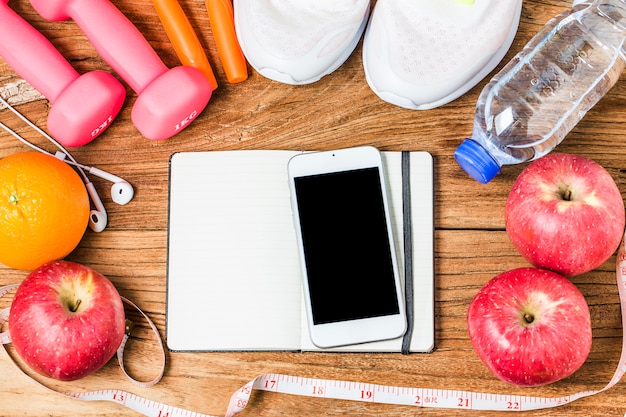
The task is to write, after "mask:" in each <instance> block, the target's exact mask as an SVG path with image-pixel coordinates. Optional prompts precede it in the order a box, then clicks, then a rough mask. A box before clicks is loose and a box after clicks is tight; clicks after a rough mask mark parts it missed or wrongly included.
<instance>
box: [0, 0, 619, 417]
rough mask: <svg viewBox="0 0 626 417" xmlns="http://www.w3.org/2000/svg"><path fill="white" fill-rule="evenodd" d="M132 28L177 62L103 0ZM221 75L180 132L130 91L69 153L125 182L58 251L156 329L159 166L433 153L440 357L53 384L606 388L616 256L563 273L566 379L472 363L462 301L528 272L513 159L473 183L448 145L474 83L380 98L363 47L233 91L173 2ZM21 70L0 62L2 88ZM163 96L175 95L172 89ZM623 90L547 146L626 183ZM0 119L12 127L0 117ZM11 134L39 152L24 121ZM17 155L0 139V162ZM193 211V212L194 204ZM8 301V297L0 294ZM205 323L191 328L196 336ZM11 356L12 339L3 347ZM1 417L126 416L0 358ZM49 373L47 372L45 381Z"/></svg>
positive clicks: (141, 352) (72, 55)
mask: <svg viewBox="0 0 626 417" xmlns="http://www.w3.org/2000/svg"><path fill="white" fill-rule="evenodd" d="M113 3H114V4H115V5H116V6H117V7H118V8H119V9H120V10H121V11H122V12H123V13H125V14H126V16H127V17H128V18H129V19H130V20H131V21H132V22H133V23H134V24H135V25H136V26H137V27H138V28H139V30H140V31H141V32H142V33H143V34H144V36H145V37H146V38H147V39H148V41H149V42H150V44H151V45H152V46H153V48H154V49H155V50H156V51H157V53H158V54H159V56H160V57H161V58H162V59H163V61H164V62H165V64H166V65H167V66H168V67H173V66H176V65H179V61H178V60H177V57H176V55H175V53H174V51H173V48H172V46H171V43H170V42H169V41H168V39H167V37H166V35H165V33H164V31H163V29H162V26H161V23H160V21H159V19H158V17H157V15H156V13H155V11H154V8H153V6H152V3H151V2H149V1H141V2H139V1H124V0H114V1H113ZM180 3H181V5H182V7H183V9H184V10H185V12H186V13H187V15H188V17H189V19H190V21H191V23H192V25H193V27H194V28H195V29H196V31H197V33H198V35H199V37H200V39H201V42H202V43H203V45H204V46H205V50H206V51H207V55H208V56H209V59H210V61H211V63H212V65H213V68H214V71H215V73H216V76H217V78H218V82H219V88H218V89H217V90H216V91H215V92H214V95H213V97H212V99H211V101H210V103H209V106H208V107H207V108H206V110H205V111H204V112H203V113H202V114H201V115H200V116H199V117H198V118H197V120H195V121H194V122H193V124H192V125H191V126H190V127H189V128H188V129H186V130H185V131H183V132H182V133H180V134H179V135H177V136H175V137H173V138H171V139H168V140H165V141H157V142H155V141H150V140H148V139H145V138H144V137H142V136H141V135H140V134H139V133H138V131H137V130H136V128H135V127H134V126H133V124H132V123H131V121H130V112H131V108H132V104H133V103H134V100H135V99H136V94H135V93H133V92H132V91H131V90H130V89H129V91H128V98H127V101H126V103H125V106H124V108H123V110H122V112H121V114H120V115H119V116H118V117H117V119H116V120H115V122H114V123H113V125H112V126H111V127H110V128H109V129H108V130H107V131H106V132H105V133H104V134H103V135H102V136H100V137H99V138H98V139H96V140H95V141H94V142H92V143H90V144H88V145H87V146H84V147H81V148H76V149H73V150H72V153H73V155H74V156H75V157H76V159H78V161H80V162H81V163H83V164H86V165H90V166H96V167H98V168H101V169H104V170H106V171H109V172H111V173H113V174H115V175H118V176H121V177H123V178H125V179H127V180H128V181H129V182H130V183H132V184H133V185H134V187H135V190H136V195H135V198H134V200H133V201H132V202H131V203H130V204H128V205H127V206H119V205H117V204H114V203H113V202H112V201H111V199H110V196H109V195H108V194H109V193H108V191H107V190H108V188H109V186H110V185H109V183H107V182H105V181H101V180H99V179H97V178H95V179H94V180H93V181H94V183H95V184H96V187H97V188H98V190H99V191H100V195H101V196H102V198H103V201H104V205H105V206H106V209H107V210H108V214H109V226H108V228H107V229H106V230H105V231H104V232H102V233H100V234H96V233H93V232H91V231H90V230H88V231H87V232H86V234H85V236H84V238H83V240H82V241H81V243H80V245H79V246H78V248H77V249H76V250H75V251H74V252H73V253H72V254H71V255H70V256H68V259H69V260H73V261H76V262H81V263H84V264H86V265H89V266H91V267H93V268H95V269H97V270H99V271H100V272H102V273H103V274H104V275H106V276H107V277H108V278H110V279H111V280H112V281H113V282H114V284H115V285H116V287H117V288H118V289H119V291H120V293H121V294H122V295H123V296H125V297H127V298H129V299H131V300H133V301H135V302H136V303H137V304H138V305H139V306H140V307H141V308H142V309H144V311H146V313H148V314H149V315H150V317H151V318H152V319H153V320H154V321H155V323H156V325H157V326H158V329H159V331H160V332H161V336H164V333H165V295H166V245H167V210H168V160H169V157H170V155H171V154H172V153H174V152H177V151H209V150H235V149H292V150H303V149H307V150H325V149H332V148H340V147H348V146H354V145H374V146H377V147H378V148H380V149H381V150H414V151H428V152H430V153H431V154H432V155H433V156H434V161H435V228H436V230H435V269H436V279H435V280H436V350H435V351H434V352H433V353H430V354H412V355H408V356H403V355H400V354H327V353H285V352H269V353H268V352H264V353H168V355H167V367H166V370H165V376H164V378H163V379H162V381H161V382H160V383H159V384H157V385H156V386H154V387H152V388H138V387H135V386H134V385H132V384H130V383H129V382H127V381H126V380H125V378H124V377H123V375H122V374H121V372H120V370H119V367H118V366H117V364H116V362H115V361H111V362H110V363H109V364H107V365H106V366H105V367H104V368H103V369H102V370H101V371H99V372H97V373H96V374H95V375H93V376H90V377H88V378H86V379H83V380H80V381H77V382H74V383H70V384H68V383H65V384H50V385H51V386H53V387H55V388H56V389H61V390H65V391H86V390H95V389H109V388H118V389H124V390H127V391H130V392H133V393H135V394H138V395H141V396H144V397H146V398H149V399H151V400H154V401H159V402H164V403H167V404H169V405H171V406H175V407H181V408H185V409H188V410H190V411H194V412H199V413H205V414H214V415H223V413H224V412H225V411H226V407H227V405H228V400H229V398H230V396H231V394H232V393H233V392H234V391H236V390H237V389H238V388H240V387H241V386H242V385H243V384H245V383H247V382H248V381H250V380H251V379H252V378H254V377H255V376H257V375H260V374H264V373H284V374H289V375H295V376H304V377H315V378H328V379H341V380H349V381H361V382H370V383H377V384H385V385H398V386H405V387H428V388H447V389H460V390H472V391H480V392H492V393H501V394H521V395H533V396H551V397H553V396H563V395H568V394H572V393H575V392H578V391H582V390H591V389H599V388H602V387H603V386H604V385H605V384H606V383H607V382H608V381H609V379H610V378H611V376H612V375H613V372H614V371H615V368H616V366H617V362H618V359H619V356H620V352H621V346H622V338H621V320H620V308H619V297H618V293H617V288H616V284H615V272H614V271H615V269H614V265H615V256H614V257H612V258H611V259H610V260H609V261H607V262H606V263H605V264H604V265H602V266H601V267H600V268H598V269H597V270H595V271H593V272H590V273H587V274H584V275H582V276H578V277H576V278H573V281H574V282H575V284H577V286H578V287H579V288H580V290H581V291H582V292H583V293H584V295H585V296H586V298H587V301H588V303H589V306H590V310H591V318H592V325H593V347H592V351H591V354H590V356H589V358H588V360H587V362H586V363H585V364H584V365H583V367H582V368H581V369H580V370H579V371H578V372H577V373H576V374H575V375H574V376H572V377H570V378H568V379H566V380H563V381H560V382H557V383H555V384H552V385H548V386H546V387H542V388H534V389H523V388H516V387H512V386H509V385H507V384H505V383H503V382H500V381H499V380H497V379H496V378H495V377H494V376H492V375H491V373H490V372H489V371H488V370H487V368H486V367H485V366H484V365H483V364H482V363H481V361H480V360H479V359H478V357H477V356H476V354H475V353H474V351H473V350H472V347H471V344H470V342H469V339H468V335H467V329H466V321H465V317H466V312H467V307H468V304H469V302H470V300H471V298H472V297H473V296H474V294H476V292H477V291H478V289H479V288H480V287H481V286H482V285H483V284H484V283H486V282H487V281H488V280H489V279H490V278H491V277H493V276H495V275H496V274H498V273H501V272H503V271H505V270H508V269H512V268H514V267H519V266H525V265H527V263H526V261H525V260H523V259H522V258H521V256H520V255H519V254H518V253H517V252H516V250H515V249H514V247H513V246H512V244H511V243H510V242H509V240H508V237H507V235H506V232H505V230H504V220H503V212H504V203H505V200H506V197H507V194H508V192H509V190H510V188H511V186H512V184H513V181H514V180H515V178H516V176H517V175H518V174H519V173H520V171H521V169H522V168H523V166H514V167H506V168H505V169H504V170H503V172H502V174H501V175H499V176H498V177H497V178H496V179H494V180H493V181H492V182H491V183H490V184H488V185H481V184H479V183H477V182H476V181H474V180H473V179H470V178H469V177H468V176H467V175H466V174H465V173H464V172H462V171H461V169H460V168H459V167H458V165H457V164H456V162H455V161H454V158H453V152H454V150H455V148H456V147H457V146H458V144H459V143H460V142H461V141H462V139H463V138H464V137H466V136H469V135H470V134H471V131H472V122H473V116H474V107H475V103H476V100H477V98H478V95H479V93H480V91H481V89H482V87H483V86H484V84H485V83H486V80H483V82H481V83H480V84H479V85H478V86H476V87H475V88H473V89H472V90H471V91H469V92H468V93H467V94H465V95H464V96H463V97H461V98H459V99H457V100H456V101H454V102H452V103H450V104H448V105H446V106H443V107H441V108H438V109H434V110H429V111H411V110H406V109H402V108H399V107H396V106H393V105H390V104H387V103H385V102H383V101H381V100H380V99H378V98H377V97H376V96H375V95H374V93H372V92H371V90H370V89H369V87H368V86H367V84H366V81H365V77H364V73H363V68H362V59H361V54H360V52H361V45H360V44H359V46H358V47H357V49H356V51H355V53H354V54H353V55H352V56H351V57H350V58H349V59H348V61H347V62H346V63H345V64H344V65H343V66H342V67H341V68H339V69H338V70H337V71H335V72H334V73H333V74H331V75H329V76H326V77H324V78H323V79H322V80H321V81H319V82H317V83H314V84H311V85H306V86H289V85H284V84H280V83H276V82H273V81H270V80H268V79H265V78H263V77H261V76H260V75H258V74H257V73H255V72H254V71H252V70H250V77H249V79H248V80H247V81H245V82H243V83H241V84H229V83H228V82H227V80H226V77H225V75H224V72H223V70H222V67H221V65H220V64H219V60H218V56H217V50H216V47H215V43H214V39H213V34H212V32H211V28H210V26H209V22H208V16H207V11H206V6H205V3H204V1H202V0H181V1H180ZM9 5H10V6H11V7H12V8H13V9H14V10H15V11H17V12H18V13H19V14H20V15H21V16H23V17H24V18H25V19H26V20H27V21H29V22H30V23H32V24H33V25H34V26H35V27H36V28H37V29H39V30H40V31H41V32H42V33H43V34H44V35H46V36H47V37H48V38H49V39H50V40H51V41H52V43H53V44H54V45H55V46H56V47H57V48H58V49H59V50H60V51H61V52H62V54H63V55H64V56H65V57H67V58H68V59H69V61H70V62H71V64H72V65H73V66H74V67H75V68H76V69H77V70H78V71H79V72H80V73H83V72H86V71H88V70H93V69H108V70H110V68H109V67H108V66H107V64H105V63H104V62H103V61H102V60H101V59H100V58H99V56H98V55H97V53H96V52H95V50H94V49H93V47H92V46H91V44H90V43H89V42H88V41H87V39H86V38H85V37H84V35H83V34H82V32H81V31H80V30H79V29H78V27H77V26H76V24H75V23H73V22H71V21H69V22H58V23H52V22H48V21H45V20H43V19H42V18H40V17H39V16H38V15H37V14H36V13H35V12H34V10H33V9H32V7H31V6H30V4H29V3H28V2H26V1H20V2H16V1H11V2H10V3H9ZM569 5H570V1H568V0H567V1H566V0H525V1H524V5H523V11H522V18H521V23H520V28H519V32H518V34H517V37H516V38H515V42H514V44H513V46H512V48H511V50H510V51H509V53H508V55H507V56H506V58H505V60H504V61H503V62H502V63H501V64H500V66H499V67H501V66H502V64H503V63H504V62H506V61H508V60H509V59H510V58H511V57H512V56H513V55H514V54H515V53H517V52H518V51H519V50H520V49H521V48H522V46H523V45H524V44H525V43H526V42H527V41H528V40H529V39H530V38H531V37H532V35H533V34H534V33H536V32H537V31H538V30H539V29H540V28H541V27H542V26H543V25H544V24H545V23H546V22H547V21H548V20H549V19H550V18H551V17H552V16H554V15H556V14H558V13H559V12H561V11H563V10H565V9H566V8H568V7H569ZM18 80H19V77H18V76H17V75H16V74H15V73H14V72H13V71H12V70H11V68H9V67H8V66H7V65H6V64H4V62H0V86H1V85H4V84H6V83H11V82H16V81H18ZM175 93H176V92H175V91H172V94H175ZM625 105H626V83H624V81H623V79H622V80H621V81H620V82H618V84H617V85H616V87H614V88H613V90H611V91H610V92H609V94H608V95H607V96H606V97H605V98H603V99H602V100H601V101H600V103H599V104H598V105H597V106H596V107H595V108H594V109H592V110H591V111H590V112H589V113H588V114H587V115H586V116H585V118H584V119H583V120H582V122H581V123H579V124H578V125H577V126H576V127H575V128H574V129H573V131H572V132H571V133H570V134H569V135H568V136H567V138H566V139H565V141H564V142H563V143H562V144H561V145H560V146H559V147H558V151H560V152H568V153H576V154H579V155H582V156H585V157H589V158H592V159H594V160H596V161H597V162H599V163H600V164H602V165H603V166H604V167H605V168H606V169H607V170H608V171H609V172H610V174H611V175H612V176H613V178H614V179H615V180H616V182H617V184H618V185H619V187H620V188H621V190H622V192H626V170H625V166H626V165H625V162H624V161H625V160H626V145H624V141H625V139H626V138H625V137H624V132H625V131H626V112H625V111H624V109H625ZM49 108H50V103H49V102H48V101H46V100H44V99H41V100H36V101H33V102H30V103H27V104H24V105H20V106H19V110H20V111H21V112H23V113H24V114H25V115H27V116H28V117H30V118H31V119H32V120H34V121H35V122H36V123H38V124H39V125H40V126H42V127H45V123H46V118H47V114H48V111H49ZM0 120H2V121H3V122H7V123H8V122H11V123H13V124H14V125H16V122H15V119H14V118H12V116H11V115H10V114H9V113H8V111H2V112H0ZM19 131H20V132H21V133H22V134H23V135H25V136H27V137H29V138H30V139H31V140H33V141H34V142H36V143H38V144H40V145H42V146H44V147H46V148H47V149H51V148H50V147H49V146H48V145H47V144H46V143H45V142H44V141H43V140H42V139H41V138H39V137H37V136H36V135H35V134H33V133H32V132H31V131H29V130H28V129H22V128H20V129H19ZM26 150H28V149H27V148H26V147H25V146H24V145H22V144H20V143H18V142H17V141H16V140H14V139H13V138H11V137H10V136H9V135H7V134H5V133H2V134H0V157H3V156H6V155H9V154H12V153H15V152H20V151H26ZM198 215H199V216H201V215H202V207H198ZM26 274H27V273H26V272H24V271H15V270H11V269H9V268H6V267H2V268H0V285H3V284H9V283H18V282H20V280H22V279H23V278H24V277H25V276H26ZM0 302H1V305H0V306H7V305H8V303H9V302H10V297H5V299H4V300H1V301H0ZM198 331H202V329H198ZM8 352H9V353H12V352H13V351H12V348H10V347H9V348H8ZM128 355H129V357H128V362H129V368H130V370H131V371H132V372H133V373H134V375H136V376H139V377H145V378H150V377H151V376H153V375H154V374H155V373H157V372H158V370H159V365H158V360H157V358H158V356H156V355H157V351H156V348H155V343H154V341H153V340H152V339H150V334H149V332H148V331H147V330H145V328H143V327H141V328H140V329H139V332H138V337H135V338H133V340H132V341H131V347H130V352H129V354H128ZM0 377H1V380H2V383H1V385H2V389H1V390H0V415H3V416H17V415H20V416H41V415H48V416H70V415H72V416H74V415H76V416H78V415H80V416H103V415H116V416H120V415H125V416H126V415H128V416H133V415H137V413H135V412H133V411H130V410H128V409H126V408H123V407H121V406H119V405H117V404H112V403H103V402H96V403H86V402H81V401H77V400H73V399H66V398H64V397H62V396H60V395H57V394H55V393H51V392H49V391H47V390H46V389H44V388H42V387H40V386H38V385H36V384H35V383H33V382H32V381H31V380H30V379H29V378H27V377H26V376H25V375H24V374H23V372H22V371H21V370H19V369H17V368H16V367H15V366H14V365H13V364H12V363H11V361H10V360H9V357H8V356H7V354H6V353H5V352H0ZM46 382H49V381H46ZM625 387H626V386H625V385H624V383H620V384H618V385H617V386H615V387H614V388H612V389H610V390H609V391H606V392H603V393H601V394H598V395H595V396H592V397H589V398H585V399H581V400H578V401H575V402H573V403H571V404H569V405H566V406H564V407H561V408H557V409H552V410H547V411H545V410H544V411H536V412H528V413H526V414H527V415H534V416H547V415H550V416H561V415H562V416H566V415H567V416H588V415H603V416H620V417H621V416H623V415H624V413H625V412H626V401H625V400H624V398H626V388H625ZM403 414H424V415H446V416H450V415H477V416H478V415H493V414H497V413H489V412H478V411H477V412H473V413H468V412H467V411H460V410H437V409H419V408H411V407H406V406H391V405H377V404H366V403H358V402H349V401H338V400H329V399H319V398H315V399H313V398H304V397H295V396H289V395H279V394H274V393H255V394H253V396H252V399H251V403H250V405H249V406H248V408H247V409H246V410H245V411H244V412H243V413H242V415H243V416H257V415H259V416H282V415H294V416H306V415H386V416H387V415H388V416H396V415H403Z"/></svg>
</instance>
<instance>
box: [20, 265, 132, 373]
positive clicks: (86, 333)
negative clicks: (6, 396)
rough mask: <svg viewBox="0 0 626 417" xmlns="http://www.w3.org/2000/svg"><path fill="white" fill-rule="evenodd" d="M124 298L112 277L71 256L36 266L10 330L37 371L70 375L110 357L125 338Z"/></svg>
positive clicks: (94, 367) (97, 366)
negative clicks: (106, 276)
mask: <svg viewBox="0 0 626 417" xmlns="http://www.w3.org/2000/svg"><path fill="white" fill-rule="evenodd" d="M124 331H125V315H124V306H123V304H122V299H121V297H120V295H119V293H118V292H117V290H116V289H115V287H114V286H113V284H112V283H111V281H109V280H108V279H107V278H105V277H104V276H103V275H102V274H100V273H99V272H97V271H94V270H93V269H91V268H89V267H87V266H84V265H80V264H76V263H72V262H66V261H57V262H52V263H48V264H45V265H43V266H41V267H40V268H38V269H35V270H34V271H32V272H31V273H30V274H29V275H28V276H27V277H26V279H25V280H24V281H23V282H22V284H21V285H20V286H19V288H18V289H17V291H16V293H15V297H14V298H13V302H12V303H11V310H10V313H9V334H10V336H11V341H12V343H13V346H14V347H15V351H16V352H17V354H18V355H19V356H20V357H21V358H22V359H23V360H24V362H25V363H26V364H27V365H28V366H30V367H31V368H32V369H33V370H34V371H36V372H38V373H40V374H41V375H44V376H48V377H51V378H55V379H59V380H63V381H71V380H75V379H78V378H82V377H84V376H86V375H88V374H90V373H92V372H94V371H96V370H98V369H100V368H101V367H102V366H103V365H104V364H105V363H107V362H108V361H109V359H111V357H112V356H113V355H114V354H115V352H116V350H117V348H118V347H119V346H120V344H121V342H122V338H123V337H124Z"/></svg>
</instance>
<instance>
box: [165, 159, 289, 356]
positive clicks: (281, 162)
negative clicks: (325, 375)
mask: <svg viewBox="0 0 626 417" xmlns="http://www.w3.org/2000/svg"><path fill="white" fill-rule="evenodd" d="M261 155H262V157H261ZM293 155H294V152H290V151H273V152H271V153H268V152H267V151H246V152H241V151H233V152H214V153H212V152H190V153H179V154H174V155H173V156H172V158H171V161H170V208H169V244H168V245H169V248H168V288H167V298H168V300H167V306H168V311H167V345H168V347H169V348H170V349H171V350H183V351H184V350H240V349H242V346H251V347H254V349H256V350H274V349H294V350H297V349H299V344H300V328H301V327H300V326H301V320H300V311H301V309H300V300H301V295H300V291H301V290H300V285H301V284H300V268H299V263H298V255H297V252H296V251H297V244H296V240H295V234H294V232H293V223H292V215H291V208H290V203H289V188H288V182H287V162H288V160H289V158H291V157H292V156H293ZM260 161H262V162H263V163H262V164H260V163H259V162H260ZM259 184H276V185H277V186H269V187H259ZM251 306H256V307H254V308H251ZM268 323H271V324H272V325H268ZM209 329H210V330H209Z"/></svg>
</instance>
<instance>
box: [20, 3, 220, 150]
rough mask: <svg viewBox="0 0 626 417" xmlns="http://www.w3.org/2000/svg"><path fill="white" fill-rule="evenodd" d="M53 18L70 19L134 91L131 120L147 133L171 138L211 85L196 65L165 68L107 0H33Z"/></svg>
mask: <svg viewBox="0 0 626 417" xmlns="http://www.w3.org/2000/svg"><path fill="white" fill-rule="evenodd" d="M31 4H32V5H33V7H34V8H35V10H36V11H37V12H38V13H39V14H40V15H41V16H43V17H44V18H46V19H48V20H52V21H60V20H67V19H70V18H71V19H73V20H74V21H75V22H76V23H77V24H78V26H79V27H80V28H81V29H82V31H83V32H84V33H85V35H86V36H87V38H88V39H89V40H90V41H91V43H92V44H93V45H94V47H95V48H96V50H97V51H98V53H99V54H100V55H101V56H102V58H103V59H104V60H105V61H106V62H108V63H109V65H111V67H112V68H113V69H114V70H115V71H116V72H117V73H118V74H119V76H120V77H121V78H122V79H124V80H125V81H126V82H127V83H128V85H129V86H130V87H131V88H132V89H133V90H134V91H135V92H136V93H137V101H136V102H135V104H134V106H133V110H132V114H131V117H132V120H133V123H134V124H135V126H136V127H137V129H138V130H139V131H140V132H141V133H142V134H143V135H144V136H145V137H147V138H149V139H166V138H169V137H171V136H173V135H175V134H176V133H178V132H179V131H181V130H182V129H184V128H185V127H187V125H188V124H189V123H190V122H191V121H192V120H193V119H195V118H196V116H198V115H199V114H200V113H201V112H202V110H204V108H205V107H206V105H207V103H208V102H209V99H210V98H211V92H212V89H211V85H210V84H209V81H208V80H207V79H206V77H205V76H204V75H203V74H202V73H201V72H200V71H199V70H197V69H196V68H193V67H188V66H179V67H175V68H172V69H168V68H167V67H166V66H165V64H163V62H162V61H161V59H160V58H159V57H158V55H157V54H156V52H155V51H154V49H152V47H151V46H150V44H149V43H148V41H147V40H146V39H145V38H144V37H143V35H142V34H141V33H140V32H139V30H137V28H136V27H135V26H134V25H133V24H132V23H131V22H130V21H129V20H128V19H127V18H126V16H124V15H123V14H122V12H120V11H119V10H118V9H117V8H116V7H115V6H114V5H113V4H112V3H111V2H109V1H108V0H31Z"/></svg>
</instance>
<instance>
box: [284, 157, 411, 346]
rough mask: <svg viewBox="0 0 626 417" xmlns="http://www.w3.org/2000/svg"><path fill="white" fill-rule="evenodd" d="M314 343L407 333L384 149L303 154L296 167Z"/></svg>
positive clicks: (292, 181) (297, 218)
mask: <svg viewBox="0 0 626 417" xmlns="http://www.w3.org/2000/svg"><path fill="white" fill-rule="evenodd" d="M288 172H289V185H290V191H291V204H292V208H293V215H294V224H295V229H296V235H297V240H298V247H299V253H300V264H301V266H302V277H303V289H304V291H303V292H304V300H305V306H306V312H307V321H308V325H309V326H308V327H309V334H310V337H311V341H312V342H313V344H315V345H316V346H317V347H320V348H329V347H337V346H342V345H351V344H358V343H365V342H372V341H377V340H385V339H393V338H396V337H400V336H402V335H403V334H404V332H405V331H406V314H405V307H404V297H403V295H402V290H401V287H400V278H399V274H398V265H397V260H396V255H395V254H396V252H395V248H394V241H393V235H392V228H391V220H390V216H389V206H388V205H389V203H388V201H387V190H386V185H385V179H384V169H383V164H382V159H381V155H380V152H379V151H378V150H377V149H376V148H373V147H357V148H347V149H340V150H336V151H325V152H311V153H302V154H298V155H296V156H294V157H293V158H292V159H291V160H290V161H289V164H288Z"/></svg>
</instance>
